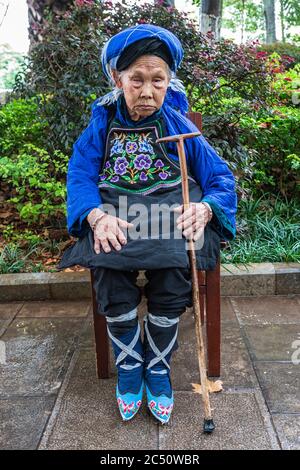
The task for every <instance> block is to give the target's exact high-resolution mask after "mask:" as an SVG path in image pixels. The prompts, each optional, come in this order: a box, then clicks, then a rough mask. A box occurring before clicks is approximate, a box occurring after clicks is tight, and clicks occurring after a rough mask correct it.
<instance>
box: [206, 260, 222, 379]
mask: <svg viewBox="0 0 300 470" xmlns="http://www.w3.org/2000/svg"><path fill="white" fill-rule="evenodd" d="M220 281H221V278H220V257H219V258H218V262H217V265H216V268H215V269H214V271H206V332H207V359H208V367H207V370H208V375H209V376H210V377H219V376H220V368H221V298H220V295H221V292H220V287H221V282H220Z"/></svg>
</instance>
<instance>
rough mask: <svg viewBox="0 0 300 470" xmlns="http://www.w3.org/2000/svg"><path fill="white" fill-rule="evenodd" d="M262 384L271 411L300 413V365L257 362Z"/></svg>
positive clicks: (256, 365)
mask: <svg viewBox="0 0 300 470" xmlns="http://www.w3.org/2000/svg"><path fill="white" fill-rule="evenodd" d="M255 367H256V370H257V374H258V379H259V382H260V386H261V389H262V392H263V395H264V397H265V400H266V402H267V405H268V408H269V410H270V412H271V413H300V366H299V365H294V364H291V363H278V362H256V363H255Z"/></svg>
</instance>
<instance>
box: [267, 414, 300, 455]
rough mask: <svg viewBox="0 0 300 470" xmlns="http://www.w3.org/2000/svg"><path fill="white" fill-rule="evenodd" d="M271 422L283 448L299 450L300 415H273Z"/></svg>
mask: <svg viewBox="0 0 300 470" xmlns="http://www.w3.org/2000/svg"><path fill="white" fill-rule="evenodd" d="M273 422H274V425H275V428H276V431H277V433H278V437H279V440H280V443H281V446H282V449H284V450H300V415H292V414H290V415H288V414H286V415H285V414H278V415H273Z"/></svg>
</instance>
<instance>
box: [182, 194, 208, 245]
mask: <svg viewBox="0 0 300 470" xmlns="http://www.w3.org/2000/svg"><path fill="white" fill-rule="evenodd" d="M183 207H184V206H183V204H182V205H181V206H179V207H176V208H175V209H174V211H175V212H179V213H180V214H181V215H180V216H179V217H178V218H177V219H176V223H177V228H178V229H182V230H183V235H184V236H185V237H186V238H188V239H193V240H194V241H196V240H198V238H200V237H201V235H202V233H203V231H204V228H205V225H206V224H207V223H208V222H209V221H210V220H211V215H210V211H209V209H208V207H207V206H206V205H205V204H203V203H202V202H191V203H190V206H189V208H188V209H186V210H185V211H183Z"/></svg>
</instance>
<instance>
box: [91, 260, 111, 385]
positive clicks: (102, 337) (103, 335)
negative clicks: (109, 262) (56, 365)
mask: <svg viewBox="0 0 300 470" xmlns="http://www.w3.org/2000/svg"><path fill="white" fill-rule="evenodd" d="M90 274H91V286H92V301H93V317H94V332H95V347H96V373H97V377H98V379H108V378H109V376H110V360H109V359H110V358H109V339H108V334H107V328H106V318H105V316H104V315H100V314H99V313H98V308H97V307H98V305H97V300H96V293H95V289H94V274H93V270H92V269H91V270H90Z"/></svg>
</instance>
